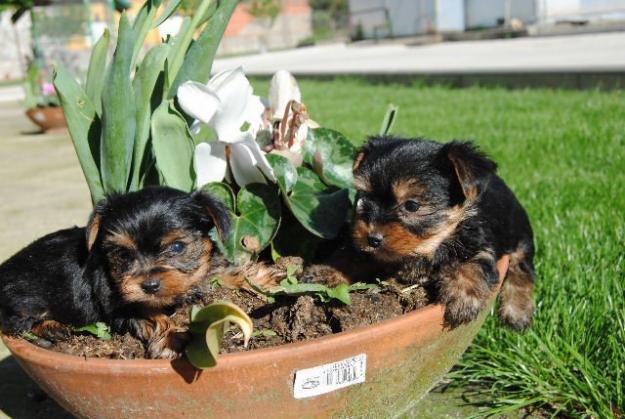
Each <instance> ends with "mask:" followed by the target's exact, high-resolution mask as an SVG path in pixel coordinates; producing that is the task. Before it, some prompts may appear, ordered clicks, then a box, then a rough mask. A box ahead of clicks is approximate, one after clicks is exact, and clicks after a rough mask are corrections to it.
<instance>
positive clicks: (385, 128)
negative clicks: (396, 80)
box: [380, 103, 399, 135]
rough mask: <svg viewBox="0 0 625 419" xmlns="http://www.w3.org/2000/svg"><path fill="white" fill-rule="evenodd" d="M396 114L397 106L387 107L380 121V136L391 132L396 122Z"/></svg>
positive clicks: (390, 105)
mask: <svg viewBox="0 0 625 419" xmlns="http://www.w3.org/2000/svg"><path fill="white" fill-rule="evenodd" d="M398 112H399V106H397V105H393V104H392V103H391V104H389V105H388V108H387V109H386V113H385V114H384V119H383V120H382V125H380V135H388V134H389V133H390V132H391V130H392V129H393V125H395V121H396V120H397V113H398Z"/></svg>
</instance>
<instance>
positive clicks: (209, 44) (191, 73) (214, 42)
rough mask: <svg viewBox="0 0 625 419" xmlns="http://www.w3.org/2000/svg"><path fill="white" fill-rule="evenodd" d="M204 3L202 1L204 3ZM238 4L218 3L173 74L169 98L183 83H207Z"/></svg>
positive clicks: (234, 1)
mask: <svg viewBox="0 0 625 419" xmlns="http://www.w3.org/2000/svg"><path fill="white" fill-rule="evenodd" d="M206 1H207V0H204V2H206ZM238 4H239V1H238V0H230V1H220V2H219V6H218V8H217V10H216V11H215V13H214V14H213V15H212V16H211V18H210V19H209V21H208V24H207V25H206V27H205V28H204V30H203V31H202V33H201V34H200V36H199V37H198V39H197V41H195V42H194V43H193V44H192V45H191V47H190V48H189V50H188V51H187V52H186V55H184V61H182V62H181V63H182V65H181V66H180V69H179V70H178V72H177V74H174V75H175V79H174V82H173V83H172V85H171V87H170V89H169V97H174V96H175V95H176V91H177V90H178V86H180V85H181V84H182V83H184V82H185V81H188V80H193V81H197V82H200V83H206V82H207V81H208V78H209V77H210V72H211V68H212V66H213V60H214V59H215V54H216V53H217V48H218V47H219V42H220V41H221V38H222V37H223V34H224V32H225V30H226V27H227V26H228V22H229V21H230V17H231V16H232V13H233V12H234V9H235V8H236V7H237V5H238ZM197 13H198V14H197V16H200V15H199V13H200V11H199V9H198V12H197ZM202 19H203V17H202V16H200V17H199V18H198V21H199V22H200V23H201V21H202ZM187 45H188V44H187ZM185 48H186V46H185Z"/></svg>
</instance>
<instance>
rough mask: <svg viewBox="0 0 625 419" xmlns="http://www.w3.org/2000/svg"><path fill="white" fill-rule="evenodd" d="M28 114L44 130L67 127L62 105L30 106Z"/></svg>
mask: <svg viewBox="0 0 625 419" xmlns="http://www.w3.org/2000/svg"><path fill="white" fill-rule="evenodd" d="M26 116H28V119H30V120H31V121H33V123H34V124H35V125H37V126H38V127H39V128H41V130H42V131H43V132H46V131H50V130H56V129H61V128H66V127H67V122H66V121H65V115H64V114H63V108H61V107H60V106H48V107H45V108H30V109H27V110H26Z"/></svg>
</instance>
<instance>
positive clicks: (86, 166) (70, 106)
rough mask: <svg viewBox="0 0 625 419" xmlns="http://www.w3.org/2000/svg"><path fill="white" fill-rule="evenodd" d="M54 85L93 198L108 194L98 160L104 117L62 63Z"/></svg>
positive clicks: (96, 200)
mask: <svg viewBox="0 0 625 419" xmlns="http://www.w3.org/2000/svg"><path fill="white" fill-rule="evenodd" d="M54 87H55V88H56V91H57V94H58V95H59V99H60V101H61V105H62V106H63V112H64V113H65V119H66V121H67V127H68V129H69V133H70V136H71V137H72V141H73V143H74V149H75V150H76V155H77V156H78V161H79V162H80V167H81V168H82V172H83V173H84V175H85V179H86V180H87V185H88V186H89V190H90V191H91V200H92V202H93V203H96V202H98V201H99V200H100V199H102V198H104V189H103V188H102V182H101V181H100V172H99V170H98V165H97V164H96V160H95V157H96V156H98V155H99V150H98V142H99V140H100V120H99V118H98V115H97V113H96V110H95V107H94V105H93V103H91V100H90V99H89V97H88V96H87V94H86V93H85V91H84V90H83V89H82V88H81V87H80V85H79V84H78V83H77V82H76V80H75V79H74V78H73V77H72V75H71V74H69V72H68V71H67V69H66V68H65V67H63V66H62V65H59V66H58V67H57V68H56V72H55V74H54Z"/></svg>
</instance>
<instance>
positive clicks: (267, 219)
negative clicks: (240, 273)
mask: <svg viewBox="0 0 625 419" xmlns="http://www.w3.org/2000/svg"><path fill="white" fill-rule="evenodd" d="M279 224H280V200H279V198H278V194H277V191H276V190H275V189H274V188H272V187H271V186H269V185H264V184H260V183H253V184H250V185H247V186H246V187H243V188H241V189H240V190H239V193H238V194H237V201H236V209H235V213H234V214H232V228H231V230H230V235H229V237H228V239H227V240H226V243H224V246H225V256H226V257H227V258H228V260H230V261H231V262H234V263H236V264H240V263H244V262H246V261H249V260H250V259H251V258H252V257H253V256H255V255H258V253H260V252H261V251H262V250H263V249H264V248H266V247H267V246H268V245H269V243H271V240H273V238H274V236H275V234H276V232H277V230H278V226H279Z"/></svg>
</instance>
